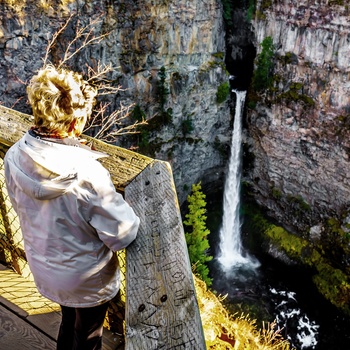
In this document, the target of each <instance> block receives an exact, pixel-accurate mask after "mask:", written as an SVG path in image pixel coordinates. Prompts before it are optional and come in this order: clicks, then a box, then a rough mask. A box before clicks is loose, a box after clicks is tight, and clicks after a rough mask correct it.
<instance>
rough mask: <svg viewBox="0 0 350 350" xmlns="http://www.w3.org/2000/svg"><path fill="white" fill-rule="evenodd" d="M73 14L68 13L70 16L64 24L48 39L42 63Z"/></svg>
mask: <svg viewBox="0 0 350 350" xmlns="http://www.w3.org/2000/svg"><path fill="white" fill-rule="evenodd" d="M73 16H74V14H72V15H70V17H69V18H68V20H67V21H66V22H65V23H64V25H63V26H62V27H61V28H60V29H59V30H58V31H57V32H55V33H54V34H53V36H52V39H51V40H49V41H48V45H47V48H46V52H45V57H44V59H43V63H44V66H45V65H46V64H47V59H48V57H49V54H50V52H51V50H52V48H53V46H54V44H55V42H56V40H57V38H58V36H59V35H60V34H61V33H62V32H63V31H64V30H65V29H66V28H67V26H68V23H69V22H70V21H71V19H72V18H73Z"/></svg>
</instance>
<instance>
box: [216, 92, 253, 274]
mask: <svg viewBox="0 0 350 350" xmlns="http://www.w3.org/2000/svg"><path fill="white" fill-rule="evenodd" d="M233 92H235V93H236V96H237V100H236V112H235V120H234V125H233V135H232V144H231V156H230V160H229V171H228V175H227V178H226V183H225V189H224V203H223V218H222V227H221V230H220V253H219V256H218V260H219V262H220V264H221V266H222V268H223V269H224V270H229V269H230V268H232V267H234V266H237V265H252V266H253V267H254V266H258V265H259V263H258V262H257V261H256V260H255V259H252V258H251V257H249V256H248V255H247V254H245V253H244V252H243V248H242V242H241V222H240V215H239V208H240V188H241V186H240V182H241V153H242V152H241V143H242V113H243V106H244V101H245V96H246V91H237V90H233Z"/></svg>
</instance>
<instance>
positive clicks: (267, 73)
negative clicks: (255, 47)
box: [253, 36, 275, 91]
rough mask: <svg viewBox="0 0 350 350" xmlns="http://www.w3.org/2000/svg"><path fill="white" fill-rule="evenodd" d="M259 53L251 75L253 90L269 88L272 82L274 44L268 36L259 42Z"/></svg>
mask: <svg viewBox="0 0 350 350" xmlns="http://www.w3.org/2000/svg"><path fill="white" fill-rule="evenodd" d="M261 47H262V50H261V53H260V54H259V55H258V58H257V65H256V70H255V72H254V76H253V87H254V90H255V91H262V90H264V89H267V88H269V87H270V86H271V85H272V82H273V66H274V62H273V57H274V55H275V46H274V44H273V41H272V38H271V37H270V36H268V37H266V38H265V39H264V40H263V41H262V43H261Z"/></svg>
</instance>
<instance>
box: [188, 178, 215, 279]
mask: <svg viewBox="0 0 350 350" xmlns="http://www.w3.org/2000/svg"><path fill="white" fill-rule="evenodd" d="M205 197H206V196H205V194H204V193H203V192H202V186H201V183H200V182H199V183H198V184H193V185H192V192H191V194H190V195H189V196H188V197H187V201H188V209H189V212H188V214H186V216H185V217H186V220H185V221H184V225H185V226H188V231H189V232H186V233H185V237H186V243H187V247H188V253H189V256H190V261H191V263H192V264H193V265H195V273H196V274H197V275H199V276H200V277H201V279H202V280H203V281H204V282H206V284H207V285H208V286H210V285H211V284H212V280H211V278H210V277H209V269H208V266H207V265H206V263H207V262H208V261H210V260H212V259H213V257H212V256H210V255H209V254H208V250H209V248H210V246H209V242H208V239H207V236H208V235H209V233H210V231H209V230H208V228H207V227H206V219H207V217H206V215H205V213H206V211H207V210H206V205H207V202H206V201H205Z"/></svg>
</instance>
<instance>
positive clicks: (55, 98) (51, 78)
mask: <svg viewBox="0 0 350 350" xmlns="http://www.w3.org/2000/svg"><path fill="white" fill-rule="evenodd" d="M27 94H28V99H29V102H30V104H31V106H32V109H33V115H34V122H35V126H36V127H38V128H40V129H41V130H43V131H45V132H55V133H57V134H59V135H61V136H62V137H67V136H79V135H80V134H81V133H82V130H83V128H84V125H85V123H86V121H87V119H88V118H89V117H90V115H91V112H92V108H93V106H94V104H95V97H96V95H97V89H96V88H94V87H93V86H91V85H90V84H89V83H88V82H87V81H85V80H84V79H83V77H82V76H81V75H80V74H79V73H76V72H73V71H70V70H67V69H63V68H60V69H56V68H55V67H54V66H52V65H47V66H45V67H43V68H41V69H40V70H39V72H38V73H37V75H35V76H33V78H32V79H31V81H30V83H29V85H28V87H27Z"/></svg>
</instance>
